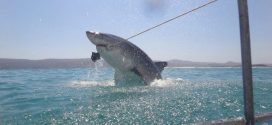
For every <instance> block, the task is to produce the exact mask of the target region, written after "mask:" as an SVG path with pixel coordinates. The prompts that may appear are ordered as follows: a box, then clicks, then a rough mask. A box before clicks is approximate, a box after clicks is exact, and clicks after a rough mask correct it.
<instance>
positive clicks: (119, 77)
mask: <svg viewBox="0 0 272 125" xmlns="http://www.w3.org/2000/svg"><path fill="white" fill-rule="evenodd" d="M134 71H135V72H134ZM137 72H138V71H137V70H133V71H125V72H121V71H119V70H115V74H114V81H115V84H116V85H117V86H130V85H145V83H144V81H143V79H142V77H140V76H139V75H138V74H137ZM138 73H139V72H138Z"/></svg>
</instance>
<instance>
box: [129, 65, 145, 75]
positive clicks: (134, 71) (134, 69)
mask: <svg viewBox="0 0 272 125" xmlns="http://www.w3.org/2000/svg"><path fill="white" fill-rule="evenodd" d="M130 71H131V72H133V73H135V74H136V75H138V76H139V77H142V75H141V73H140V72H139V70H138V69H137V68H136V67H133V68H132V69H131V70H130Z"/></svg>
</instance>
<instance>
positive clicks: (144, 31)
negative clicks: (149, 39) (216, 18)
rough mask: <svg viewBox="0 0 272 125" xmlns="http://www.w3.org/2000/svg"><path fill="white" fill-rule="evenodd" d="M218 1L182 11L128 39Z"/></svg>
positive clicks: (214, 0) (213, 0)
mask: <svg viewBox="0 0 272 125" xmlns="http://www.w3.org/2000/svg"><path fill="white" fill-rule="evenodd" d="M216 1H218V0H212V1H210V2H208V3H206V4H203V5H201V6H198V7H196V8H194V9H191V10H189V11H187V12H185V13H182V14H180V15H178V16H176V17H173V18H171V19H169V20H166V21H164V22H162V23H159V24H157V25H155V26H153V27H150V28H148V29H146V30H144V31H142V32H139V33H137V34H135V35H133V36H131V37H129V38H127V40H129V39H131V38H133V37H136V36H139V35H141V34H143V33H145V32H147V31H150V30H152V29H155V28H157V27H159V26H161V25H163V24H166V23H168V22H170V21H173V20H175V19H177V18H179V17H182V16H185V15H187V14H189V13H192V12H194V11H196V10H198V9H201V8H203V7H205V6H208V5H210V4H212V3H214V2H216Z"/></svg>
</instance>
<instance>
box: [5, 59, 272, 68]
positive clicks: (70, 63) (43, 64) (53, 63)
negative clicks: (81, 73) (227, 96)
mask: <svg viewBox="0 0 272 125" xmlns="http://www.w3.org/2000/svg"><path fill="white" fill-rule="evenodd" d="M167 62H168V66H167V67H183V68H186V67H191V68H192V67H194V68H205V67H206V68H208V67H225V68H227V67H240V66H241V64H240V63H237V62H226V63H215V62H193V61H184V60H168V61H167ZM100 65H101V67H110V66H109V65H108V64H107V63H106V62H105V61H100ZM88 67H95V63H94V62H92V61H91V59H90V58H80V59H41V60H29V59H8V58H0V69H50V68H88ZM253 67H272V64H253Z"/></svg>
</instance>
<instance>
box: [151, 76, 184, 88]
mask: <svg viewBox="0 0 272 125" xmlns="http://www.w3.org/2000/svg"><path fill="white" fill-rule="evenodd" d="M183 81H184V80H183V79H182V78H176V79H173V78H166V79H157V80H154V81H153V82H152V83H151V84H150V86H155V87H167V86H174V85H177V84H180V83H181V82H183Z"/></svg>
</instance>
